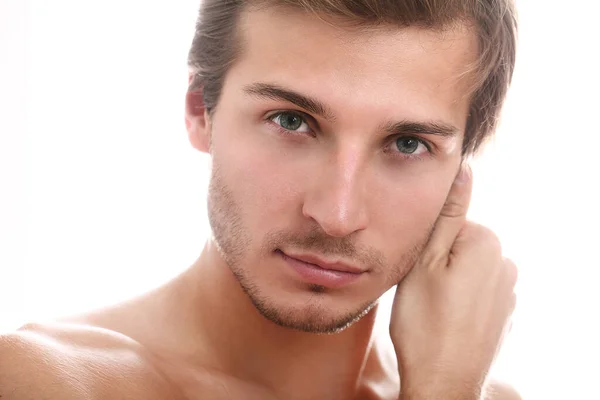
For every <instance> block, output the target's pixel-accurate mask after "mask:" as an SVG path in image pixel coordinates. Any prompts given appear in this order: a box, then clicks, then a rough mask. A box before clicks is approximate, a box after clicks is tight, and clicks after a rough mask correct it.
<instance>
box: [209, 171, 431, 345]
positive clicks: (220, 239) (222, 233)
mask: <svg viewBox="0 0 600 400" xmlns="http://www.w3.org/2000/svg"><path fill="white" fill-rule="evenodd" d="M207 206H208V218H209V222H210V226H211V229H212V234H213V241H214V243H215V245H216V248H217V250H218V252H219V254H220V256H221V257H222V259H223V260H224V261H225V263H226V264H227V266H228V267H229V268H230V270H231V272H232V274H233V275H234V276H235V278H236V279H237V281H238V283H239V285H240V286H241V288H242V290H243V291H244V292H245V293H246V295H247V296H248V297H249V299H250V301H251V302H252V304H253V305H254V307H255V308H256V309H257V310H258V312H259V313H260V314H261V315H262V316H263V317H265V318H266V319H268V320H269V321H271V322H273V323H275V324H277V325H279V326H282V327H285V328H290V329H295V330H299V331H303V332H309V333H318V334H332V333H337V332H340V331H342V330H344V329H346V328H347V327H349V326H351V325H352V324H354V323H355V322H357V321H359V320H360V319H361V318H362V317H364V316H365V315H367V314H368V313H369V312H370V311H371V310H372V309H373V307H374V306H375V305H376V304H377V302H378V300H379V298H377V299H374V300H372V301H369V302H366V303H364V304H361V305H360V306H359V307H358V308H357V309H355V310H351V311H346V312H344V313H343V314H342V315H339V316H336V317H326V315H327V314H328V312H327V311H328V310H325V309H324V308H323V307H322V306H319V305H318V304H319V301H318V297H319V296H324V295H327V292H328V289H327V288H326V287H323V286H319V285H310V286H308V289H309V290H310V292H311V299H310V301H308V302H307V303H306V305H305V306H303V308H302V309H301V310H299V309H287V310H284V309H282V308H281V307H278V306H277V302H276V301H275V300H273V299H272V298H270V297H269V295H268V294H266V293H264V291H263V290H261V288H260V287H258V285H257V284H256V283H255V282H254V280H253V279H252V277H250V276H249V274H248V273H247V271H246V270H245V268H244V266H243V260H244V259H246V258H247V255H248V254H250V249H251V247H252V244H253V240H252V237H251V235H250V233H249V231H248V230H247V229H246V227H245V226H244V224H243V220H242V216H241V214H242V213H241V209H240V208H239V206H238V205H237V203H236V202H235V199H234V196H233V193H232V191H231V190H229V188H228V187H227V186H226V185H225V183H224V182H223V180H222V178H221V175H220V174H219V168H218V166H217V165H214V166H213V170H212V174H211V180H210V185H209V191H208V202H207ZM431 231H432V229H430V230H429V234H428V235H427V237H426V238H425V239H422V240H420V241H419V243H417V244H416V245H415V246H413V248H412V249H411V250H410V251H409V252H407V254H405V256H404V257H403V259H402V260H401V262H399V263H398V264H396V265H395V266H394V267H393V268H392V269H391V270H392V274H391V276H392V277H396V281H392V282H391V283H390V285H393V284H395V283H398V282H397V280H399V279H400V278H397V277H401V276H404V275H405V274H406V272H407V271H409V270H410V269H411V268H412V267H413V265H414V264H415V263H416V261H417V260H418V258H419V257H420V255H421V252H422V250H423V248H424V247H425V245H426V243H427V242H428V240H429V237H430V236H431ZM282 235H283V236H285V233H282V232H273V233H271V234H269V235H267V238H266V240H265V243H264V244H263V245H262V246H261V250H263V253H264V254H270V253H271V252H272V251H274V250H275V249H276V248H275V247H274V243H275V242H276V241H279V243H281V237H282ZM288 240H289V241H291V242H294V241H297V239H296V238H295V237H294V236H290V235H289V234H288ZM301 242H302V243H301V244H302V245H305V246H306V245H309V246H310V247H308V246H307V247H308V248H313V249H314V248H316V249H324V250H327V252H328V254H344V253H349V252H350V253H355V252H356V251H355V250H354V251H352V250H350V248H351V247H352V246H351V245H348V242H340V243H337V244H335V245H333V246H332V245H331V242H330V241H325V240H323V233H320V234H317V233H315V232H313V234H312V235H309V236H307V237H306V238H305V239H303V240H301ZM307 247H304V248H307ZM361 261H363V262H365V263H367V264H368V265H372V264H379V265H380V267H382V268H385V266H384V265H381V264H382V263H383V261H382V257H381V256H380V255H379V254H371V255H370V256H369V255H367V256H363V257H362V260H361ZM388 268H389V267H388ZM312 300H315V301H312Z"/></svg>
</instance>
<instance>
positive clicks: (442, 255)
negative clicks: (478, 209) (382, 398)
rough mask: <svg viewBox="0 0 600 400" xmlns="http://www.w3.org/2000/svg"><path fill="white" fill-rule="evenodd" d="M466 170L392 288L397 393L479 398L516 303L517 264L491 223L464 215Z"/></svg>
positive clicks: (412, 396)
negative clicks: (504, 251)
mask: <svg viewBox="0 0 600 400" xmlns="http://www.w3.org/2000/svg"><path fill="white" fill-rule="evenodd" d="M463 171H464V172H463V173H462V174H461V173H459V175H458V176H457V179H456V180H455V182H454V184H453V185H452V188H451V190H450V193H449V194H448V198H447V200H446V204H445V205H444V207H443V210H442V212H441V214H440V216H439V218H438V221H437V223H436V226H435V229H434V232H433V234H432V236H431V240H430V241H429V243H428V244H427V246H426V248H425V250H424V252H423V254H422V256H421V258H420V260H419V261H418V262H417V264H416V265H415V266H414V268H413V269H412V271H411V272H410V273H409V274H408V275H407V276H406V277H405V278H404V279H403V280H402V282H400V284H399V285H398V288H397V290H396V297H395V299H394V305H393V308H392V319H391V325H390V334H391V337H392V341H393V343H394V348H395V350H396V355H397V357H398V367H399V369H400V377H401V382H402V388H401V393H402V394H401V397H400V398H401V399H411V400H413V399H430V398H431V399H441V400H444V399H454V398H457V399H458V398H460V399H479V398H480V396H481V389H482V386H483V384H484V381H485V379H486V377H487V374H488V372H489V369H490V367H491V365H492V362H493V361H494V358H495V356H496V354H497V351H498V349H499V347H500V344H501V342H502V339H503V336H504V332H505V328H506V326H507V320H508V318H509V316H510V315H511V314H512V311H513V310H514V307H515V301H516V298H515V294H514V292H513V289H514V285H515V283H516V279H517V270H516V267H515V265H514V264H513V263H512V262H511V261H510V260H508V259H506V258H503V257H502V250H501V247H500V243H499V241H498V239H497V237H496V236H495V235H494V233H493V232H492V231H490V230H489V229H487V228H485V227H483V226H481V225H477V224H475V223H472V222H469V221H467V220H466V214H467V210H468V207H469V201H470V198H471V189H472V178H471V172H470V169H468V167H463ZM461 175H462V179H461Z"/></svg>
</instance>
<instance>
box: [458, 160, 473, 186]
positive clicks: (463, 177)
mask: <svg viewBox="0 0 600 400" xmlns="http://www.w3.org/2000/svg"><path fill="white" fill-rule="evenodd" d="M470 179H471V166H470V165H469V164H463V165H462V166H461V167H460V172H459V173H458V175H457V176H456V182H457V183H459V184H464V183H467V182H468V181H469V180H470Z"/></svg>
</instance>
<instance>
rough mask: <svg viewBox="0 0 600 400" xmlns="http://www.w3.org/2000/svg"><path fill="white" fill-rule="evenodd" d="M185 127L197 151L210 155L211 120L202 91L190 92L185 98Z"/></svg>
mask: <svg viewBox="0 0 600 400" xmlns="http://www.w3.org/2000/svg"><path fill="white" fill-rule="evenodd" d="M185 127H186V129H187V132H188V139H189V141H190V143H191V144H192V146H194V148H195V149H197V150H200V151H201V152H203V153H210V133H211V132H210V118H209V114H208V111H207V110H206V106H205V105H204V98H203V93H202V89H195V90H190V91H188V92H187V94H186V96H185Z"/></svg>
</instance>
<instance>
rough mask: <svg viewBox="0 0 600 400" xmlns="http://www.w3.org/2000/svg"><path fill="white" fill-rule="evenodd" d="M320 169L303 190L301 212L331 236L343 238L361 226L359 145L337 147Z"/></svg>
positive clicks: (364, 221)
mask: <svg viewBox="0 0 600 400" xmlns="http://www.w3.org/2000/svg"><path fill="white" fill-rule="evenodd" d="M320 168H321V170H320V171H318V172H317V175H316V176H315V181H314V185H313V187H312V189H311V192H310V193H307V196H306V199H305V204H304V214H305V215H306V216H308V217H311V218H313V219H314V220H315V221H317V222H318V223H319V225H320V226H321V228H322V229H323V230H324V231H325V232H326V233H327V234H329V235H331V236H337V237H343V236H347V235H349V234H351V233H353V232H355V231H358V230H362V229H365V227H366V225H367V209H366V204H365V200H366V196H365V182H364V179H365V171H364V162H363V157H362V156H361V154H360V149H359V147H358V146H356V145H351V144H346V146H340V147H338V148H337V150H336V151H335V152H333V153H332V154H331V156H330V157H328V158H327V161H326V162H325V163H324V165H323V166H322V167H320Z"/></svg>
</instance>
